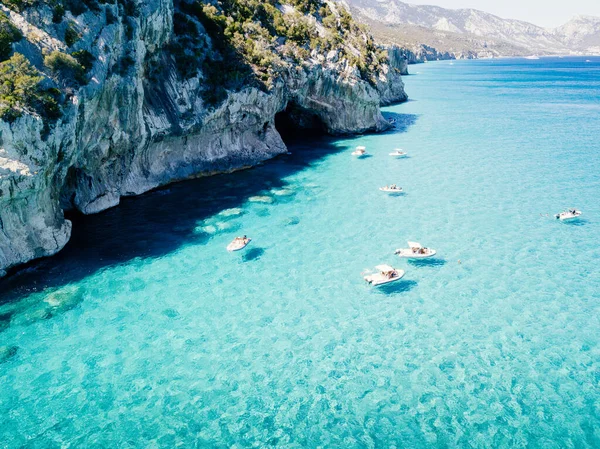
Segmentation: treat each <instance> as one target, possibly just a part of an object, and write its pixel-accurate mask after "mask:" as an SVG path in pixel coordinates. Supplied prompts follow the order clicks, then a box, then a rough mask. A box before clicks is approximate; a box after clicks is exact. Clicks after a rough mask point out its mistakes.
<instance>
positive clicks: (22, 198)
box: [0, 0, 406, 275]
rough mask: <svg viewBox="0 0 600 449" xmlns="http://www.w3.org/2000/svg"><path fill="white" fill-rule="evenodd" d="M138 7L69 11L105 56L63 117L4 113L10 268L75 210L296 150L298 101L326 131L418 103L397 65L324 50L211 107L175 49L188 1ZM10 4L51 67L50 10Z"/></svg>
mask: <svg viewBox="0 0 600 449" xmlns="http://www.w3.org/2000/svg"><path fill="white" fill-rule="evenodd" d="M120 3H122V2H120ZM129 5H130V6H132V7H134V8H135V9H136V10H137V11H138V14H136V15H135V17H125V16H124V8H122V7H120V6H119V5H118V4H114V5H113V4H106V5H101V6H100V9H99V10H96V11H94V10H89V11H86V12H83V13H82V14H80V15H78V16H74V15H72V13H71V12H67V14H66V16H65V20H69V21H70V22H71V23H72V24H75V25H74V26H76V28H77V29H78V30H81V34H80V35H81V38H80V40H79V41H78V42H77V44H75V45H74V47H75V48H77V49H86V50H88V51H89V52H91V54H92V55H93V56H94V58H95V62H94V64H93V68H92V69H91V72H90V73H89V82H88V83H87V84H86V85H85V86H83V87H81V88H78V89H72V90H71V91H70V92H68V95H67V96H66V100H65V103H64V104H63V106H62V115H61V117H60V119H58V121H57V122H56V123H55V124H53V125H51V126H50V127H48V125H47V123H45V122H44V119H42V118H41V117H40V116H37V115H36V114H34V113H28V112H26V113H24V114H22V115H21V116H20V117H19V118H17V119H16V120H14V121H13V122H11V123H9V122H7V121H0V134H1V135H0V137H1V140H0V275H2V274H4V271H3V270H5V269H6V268H9V267H12V266H15V265H18V264H21V263H24V262H27V261H29V260H31V259H34V258H38V257H43V256H48V255H51V254H54V253H56V252H57V251H59V250H60V249H61V248H62V247H63V246H64V245H65V244H66V242H67V241H68V239H69V236H70V232H71V223H70V222H69V221H68V220H65V218H64V215H63V212H64V211H65V210H68V209H77V210H79V211H81V212H83V213H85V214H91V213H96V212H99V211H102V210H104V209H106V208H109V207H112V206H115V205H117V204H118V203H119V200H120V198H121V197H123V196H127V195H137V194H140V193H143V192H146V191H148V190H150V189H153V188H156V187H158V186H161V185H164V184H167V183H170V182H173V181H177V180H181V179H186V178H191V177H195V176H203V175H210V174H213V173H219V172H228V171H232V170H236V169H239V168H243V167H247V166H251V165H253V164H256V163H257V162H259V161H263V160H265V159H268V158H271V157H273V156H275V155H277V154H280V153H283V152H285V151H286V147H285V144H284V142H283V141H282V139H281V137H280V134H279V132H278V131H277V129H276V128H275V121H274V120H275V115H276V114H277V113H279V112H281V111H286V110H288V109H289V108H290V107H293V108H294V110H295V111H296V112H297V113H299V114H300V115H304V116H306V117H311V120H312V122H311V123H314V121H315V120H317V121H318V123H319V125H320V126H321V127H322V129H323V130H324V131H325V132H328V133H331V134H342V133H356V132H365V131H371V130H373V131H377V130H383V129H385V128H386V127H387V122H386V121H385V120H384V119H383V117H382V116H381V113H380V110H379V107H380V104H382V103H391V102H395V101H402V100H405V99H406V94H405V93H404V89H403V83H402V80H401V78H400V72H401V69H400V68H399V67H398V65H397V64H396V63H395V62H394V63H392V64H391V65H390V64H387V63H384V64H383V65H382V70H380V71H379V72H378V73H377V74H376V75H375V78H376V80H375V81H371V82H369V81H366V80H365V79H363V77H361V75H360V73H359V71H358V69H357V68H356V67H355V66H353V65H352V64H351V63H349V61H348V60H347V59H344V58H341V57H340V56H339V55H338V54H334V53H335V52H333V53H332V52H331V51H329V52H327V53H323V54H322V53H320V52H318V51H316V52H315V51H313V53H312V54H310V57H309V58H307V59H306V60H304V61H302V62H300V63H297V64H295V65H293V64H292V65H289V66H288V67H287V69H286V70H285V71H284V72H283V73H281V74H280V75H279V76H277V77H276V78H275V79H274V81H273V83H272V85H271V86H270V87H269V88H268V89H264V88H260V87H256V86H255V85H248V86H247V87H242V88H240V89H236V90H232V91H228V92H227V94H226V96H225V98H224V100H223V101H221V102H220V103H218V104H217V105H209V104H208V103H207V101H206V100H205V99H204V97H203V95H202V91H203V83H204V76H203V73H202V70H201V69H200V70H199V71H198V73H197V74H195V75H193V76H191V77H187V78H182V77H181V76H180V75H179V74H178V71H177V69H176V68H175V64H174V63H173V61H172V59H171V58H170V56H169V55H168V54H166V52H165V49H166V48H168V46H169V44H170V42H171V41H172V40H173V35H174V24H175V25H176V24H177V23H176V20H175V22H174V17H176V18H177V17H178V16H177V15H176V14H177V12H178V10H179V7H180V4H179V2H176V3H174V2H173V0H143V1H142V0H136V1H130V2H129ZM3 9H4V10H5V12H6V13H7V15H9V17H10V20H11V22H13V23H14V24H16V25H17V27H19V28H20V29H21V31H22V32H23V34H24V35H25V38H26V39H24V40H23V41H21V42H19V43H17V44H14V45H13V48H14V50H15V51H17V50H20V52H21V53H23V54H25V55H26V56H27V58H28V59H29V60H30V61H31V62H32V63H33V64H34V65H36V67H37V68H38V69H40V70H44V68H43V66H42V61H43V54H44V53H47V52H49V51H52V50H55V49H58V50H64V48H65V44H64V43H63V42H62V40H61V39H60V36H59V35H58V33H59V32H61V28H60V27H61V26H62V25H58V26H54V25H52V20H53V18H52V14H53V13H52V10H51V9H50V7H49V6H45V5H42V6H40V7H35V8H31V9H28V10H26V11H23V12H22V13H17V12H15V11H9V10H8V9H7V8H3ZM198 28H199V31H200V35H201V37H202V36H204V35H205V34H206V31H205V30H204V29H203V28H202V26H201V25H200V24H198ZM62 30H64V27H63V28H62ZM206 41H207V42H210V39H209V37H206ZM307 123H308V122H307ZM301 124H302V123H300V124H299V126H301Z"/></svg>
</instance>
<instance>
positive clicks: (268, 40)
mask: <svg viewBox="0 0 600 449" xmlns="http://www.w3.org/2000/svg"><path fill="white" fill-rule="evenodd" d="M180 10H181V11H180V12H176V13H175V16H174V25H175V39H174V40H173V42H172V43H171V44H170V47H169V49H170V51H171V53H172V55H173V56H174V58H175V62H176V65H177V67H178V69H179V73H180V75H181V77H182V78H189V77H191V76H194V75H196V74H197V73H198V71H199V70H200V69H201V70H202V73H203V76H204V83H205V85H206V89H205V93H206V99H207V100H209V102H212V103H216V102H218V101H219V100H221V99H222V98H223V96H224V94H225V92H226V90H231V89H237V88H240V87H241V86H243V85H246V84H248V83H256V84H259V85H262V86H263V87H264V88H266V89H268V88H269V87H270V86H271V84H272V83H273V82H274V81H275V80H276V79H277V78H278V77H279V76H280V75H281V74H282V73H283V72H285V71H286V70H289V68H290V67H292V66H296V67H298V66H302V65H303V64H304V63H305V62H307V61H308V60H309V58H311V57H314V56H317V57H318V55H321V57H323V56H324V55H326V54H327V53H328V52H331V51H334V52H335V53H336V54H335V55H333V56H332V58H333V59H334V60H335V62H338V63H339V65H340V67H343V66H344V61H346V63H347V65H348V66H351V67H352V66H354V67H356V68H357V69H358V70H359V72H360V75H361V77H362V78H363V79H364V80H366V81H368V82H371V83H373V84H374V83H375V82H376V77H377V75H378V73H379V71H380V70H381V66H382V64H383V63H384V62H385V60H386V56H385V54H384V53H383V52H381V51H380V50H379V49H378V48H377V47H376V45H375V43H374V41H373V39H372V37H371V36H370V35H369V34H368V32H367V31H366V29H365V28H363V27H362V26H359V25H357V24H356V23H355V22H354V21H353V20H352V17H351V16H350V14H349V13H348V12H347V11H346V10H345V9H344V8H343V6H341V5H335V4H333V3H329V2H325V1H322V0H289V1H288V2H286V3H279V2H277V1H275V0H221V1H218V2H201V1H187V2H186V1H183V2H181V4H180ZM198 23H199V24H201V25H202V27H203V28H204V29H205V30H206V33H207V34H208V36H209V37H210V43H211V44H212V48H210V46H209V45H208V44H207V42H206V41H205V37H204V35H203V34H202V33H200V32H199V30H198V25H197V24H198Z"/></svg>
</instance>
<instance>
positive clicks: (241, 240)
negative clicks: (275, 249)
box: [227, 236, 252, 251]
mask: <svg viewBox="0 0 600 449" xmlns="http://www.w3.org/2000/svg"><path fill="white" fill-rule="evenodd" d="M251 241H252V239H250V238H248V237H246V236H243V237H236V238H234V239H233V241H232V242H231V243H230V244H229V245H227V251H239V250H241V249H244V248H245V247H246V246H248V243H250V242H251Z"/></svg>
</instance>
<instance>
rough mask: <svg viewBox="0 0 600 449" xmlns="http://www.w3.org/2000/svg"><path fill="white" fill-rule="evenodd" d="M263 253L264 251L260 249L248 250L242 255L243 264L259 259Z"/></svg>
mask: <svg viewBox="0 0 600 449" xmlns="http://www.w3.org/2000/svg"><path fill="white" fill-rule="evenodd" d="M264 253H265V250H264V249H262V248H250V249H249V250H248V251H246V252H245V253H244V255H243V256H242V260H243V261H244V262H251V261H253V260H257V259H260V256H262V255H263V254H264Z"/></svg>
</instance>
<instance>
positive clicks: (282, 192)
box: [271, 189, 296, 196]
mask: <svg viewBox="0 0 600 449" xmlns="http://www.w3.org/2000/svg"><path fill="white" fill-rule="evenodd" d="M271 193H272V194H273V195H275V196H290V195H293V194H294V193H296V192H294V191H293V190H290V189H275V190H271Z"/></svg>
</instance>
